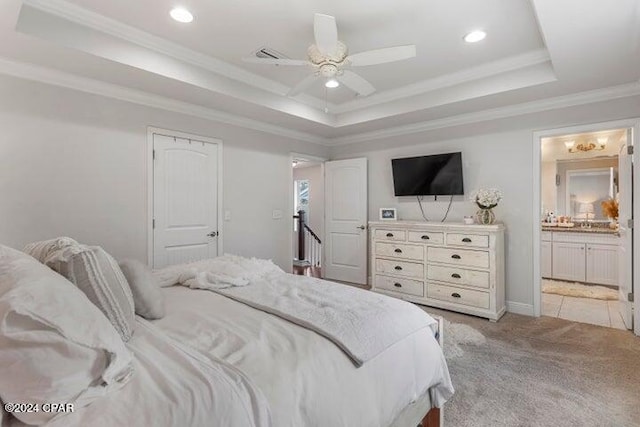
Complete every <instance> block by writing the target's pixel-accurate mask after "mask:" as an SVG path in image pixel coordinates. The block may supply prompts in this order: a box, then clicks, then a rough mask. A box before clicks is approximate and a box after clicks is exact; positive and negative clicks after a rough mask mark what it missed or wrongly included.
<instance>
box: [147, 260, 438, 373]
mask: <svg viewBox="0 0 640 427" xmlns="http://www.w3.org/2000/svg"><path fill="white" fill-rule="evenodd" d="M265 263H268V264H265ZM269 264H270V265H271V266H272V267H269ZM230 266H233V267H234V268H236V269H237V270H236V271H233V272H232V271H231V269H229V268H228V267H230ZM170 268H172V269H173V274H174V275H175V273H178V274H177V277H178V283H180V284H182V285H185V286H189V287H192V288H199V289H208V290H211V291H214V292H217V293H219V294H221V295H224V296H226V297H229V298H232V299H234V300H236V301H238V302H241V303H243V304H247V305H249V306H251V307H254V308H256V309H259V310H262V311H265V312H268V313H271V314H274V315H276V316H279V317H281V318H283V319H286V320H288V321H290V322H292V323H295V324H297V325H300V326H302V327H304V328H307V329H309V330H312V331H315V332H317V333H318V334H320V335H322V336H324V337H326V338H327V339H329V340H331V341H332V342H333V343H335V344H336V345H337V346H338V347H340V348H341V349H342V350H343V351H344V352H345V353H346V354H347V355H348V356H349V357H350V358H351V359H352V360H353V362H354V363H355V365H356V366H361V365H362V364H364V363H365V362H366V361H368V360H371V359H372V358H374V357H375V356H377V355H378V354H380V353H381V352H382V351H384V350H385V349H387V348H388V347H390V346H391V345H393V344H395V343H397V342H398V341H400V340H402V339H403V338H406V337H407V336H409V335H411V334H413V333H414V332H417V331H418V330H421V329H423V328H427V327H432V328H435V327H436V325H437V322H436V321H435V320H434V319H433V318H432V317H431V316H429V315H428V314H426V313H425V312H424V311H422V310H421V309H419V308H418V307H416V306H414V305H413V304H410V303H407V302H405V301H401V300H398V299H395V298H390V297H387V296H384V295H380V294H376V293H373V292H369V291H365V290H362V289H358V288H354V287H352V286H347V285H341V284H337V283H332V282H328V281H326V280H321V279H314V278H310V277H306V276H294V275H291V274H286V273H284V272H283V271H282V270H281V269H279V268H278V267H276V266H275V265H273V264H272V263H271V262H270V261H263V260H255V259H252V260H248V259H245V258H240V257H234V256H227V255H225V256H223V257H219V258H215V259H213V260H210V261H207V262H200V263H192V264H187V265H184V266H181V267H180V266H178V267H170ZM180 269H182V271H181V272H180V271H179V270H180ZM241 270H244V271H241ZM161 273H162V271H160V272H159V273H158V274H161ZM203 273H205V274H203ZM220 274H222V275H225V276H229V277H235V278H236V279H239V280H240V279H242V280H241V281H240V282H238V283H240V284H241V285H240V286H234V285H231V284H229V283H228V282H227V283H226V284H222V285H221V283H220V282H216V280H215V277H216V275H220ZM209 278H213V279H214V281H212V282H209V281H208V279H209ZM245 281H246V283H245ZM227 285H228V286H227Z"/></svg>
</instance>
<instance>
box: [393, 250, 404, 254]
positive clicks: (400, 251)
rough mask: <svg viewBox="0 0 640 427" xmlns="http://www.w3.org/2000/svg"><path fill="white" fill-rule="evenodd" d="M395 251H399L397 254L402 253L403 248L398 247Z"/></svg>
mask: <svg viewBox="0 0 640 427" xmlns="http://www.w3.org/2000/svg"><path fill="white" fill-rule="evenodd" d="M394 252H395V253H397V254H401V253H402V249H396V250H394Z"/></svg>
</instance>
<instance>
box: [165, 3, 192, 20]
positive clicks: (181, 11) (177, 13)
mask: <svg viewBox="0 0 640 427" xmlns="http://www.w3.org/2000/svg"><path fill="white" fill-rule="evenodd" d="M169 15H170V16H171V17H172V18H173V19H174V20H176V21H178V22H182V23H183V24H188V23H189V22H191V21H193V14H192V13H191V12H189V11H188V10H187V9H185V8H184V7H174V8H173V9H171V11H170V12H169Z"/></svg>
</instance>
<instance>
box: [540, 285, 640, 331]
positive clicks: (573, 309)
mask: <svg viewBox="0 0 640 427" xmlns="http://www.w3.org/2000/svg"><path fill="white" fill-rule="evenodd" d="M618 304H619V303H618V301H606V300H599V299H591V298H578V297H565V296H562V295H556V294H545V293H543V294H542V315H543V316H550V317H559V318H561V319H565V320H572V321H574V322H581V323H590V324H592V325H599V326H607V327H610V328H615V329H627V328H626V327H625V326H624V323H623V321H622V316H621V315H620V311H619V309H618Z"/></svg>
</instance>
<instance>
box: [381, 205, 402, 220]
mask: <svg viewBox="0 0 640 427" xmlns="http://www.w3.org/2000/svg"><path fill="white" fill-rule="evenodd" d="M397 219H398V215H397V212H396V208H380V221H396V220H397Z"/></svg>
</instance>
